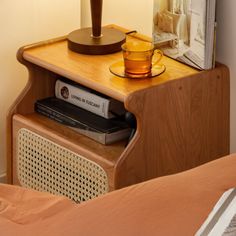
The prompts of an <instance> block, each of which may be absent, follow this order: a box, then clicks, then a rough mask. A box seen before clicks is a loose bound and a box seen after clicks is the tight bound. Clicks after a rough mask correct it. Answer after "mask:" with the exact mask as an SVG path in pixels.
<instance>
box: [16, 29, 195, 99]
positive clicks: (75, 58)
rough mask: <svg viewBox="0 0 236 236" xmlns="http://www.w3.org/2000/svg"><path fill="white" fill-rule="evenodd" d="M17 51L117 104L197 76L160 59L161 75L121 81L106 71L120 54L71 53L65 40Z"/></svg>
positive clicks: (45, 42)
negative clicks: (164, 83) (134, 94)
mask: <svg viewBox="0 0 236 236" xmlns="http://www.w3.org/2000/svg"><path fill="white" fill-rule="evenodd" d="M111 27H115V26H111ZM128 37H129V40H146V39H147V37H145V36H142V35H140V34H137V33H134V34H132V35H130V36H128ZM21 50H23V52H22V53H23V58H24V60H26V61H29V62H32V63H34V64H36V65H39V66H41V67H43V68H46V69H48V70H50V71H53V72H55V73H57V74H60V75H62V76H65V77H67V78H69V79H71V80H73V81H76V82H78V83H80V84H82V85H84V86H87V87H90V88H92V89H94V90H97V91H99V92H101V93H104V94H106V95H108V96H111V97H113V98H115V99H117V100H120V101H124V100H125V99H126V98H127V97H128V96H129V95H130V94H131V93H133V92H135V91H139V90H143V89H146V88H148V87H151V86H157V85H159V84H161V83H163V82H167V81H170V80H174V79H179V78H182V77H187V76H189V75H192V74H195V73H199V71H198V70H195V69H193V68H191V67H189V66H187V65H184V64H182V63H179V62H177V61H175V60H173V59H171V58H168V57H165V56H164V57H163V59H162V61H161V63H163V64H164V65H165V66H166V71H165V72H164V73H163V74H161V75H159V76H157V77H154V78H151V79H150V78H148V79H127V78H121V77H118V76H115V75H113V74H112V73H111V72H110V71H109V67H110V66H111V65H112V64H114V63H116V62H118V61H122V53H121V52H118V53H113V54H108V55H83V54H79V53H75V52H73V51H70V50H69V49H68V47H67V39H66V37H62V38H59V39H54V40H48V41H44V42H42V43H38V44H34V45H30V46H26V47H24V48H22V49H21Z"/></svg>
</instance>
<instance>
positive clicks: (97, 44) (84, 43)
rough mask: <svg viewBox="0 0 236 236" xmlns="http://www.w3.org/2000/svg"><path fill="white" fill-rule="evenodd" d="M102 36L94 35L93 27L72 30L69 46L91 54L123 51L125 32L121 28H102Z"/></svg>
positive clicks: (76, 50)
mask: <svg viewBox="0 0 236 236" xmlns="http://www.w3.org/2000/svg"><path fill="white" fill-rule="evenodd" d="M101 32H102V33H101V37H99V38H95V37H93V36H92V28H83V29H79V30H75V31H72V32H71V33H70V34H69V35H68V37H67V41H68V48H69V49H70V50H72V51H74V52H78V53H81V54H89V55H103V54H110V53H114V52H118V51H121V45H122V44H123V43H124V42H125V38H126V37H125V34H124V33H123V32H121V31H119V30H116V29H111V28H102V30H101Z"/></svg>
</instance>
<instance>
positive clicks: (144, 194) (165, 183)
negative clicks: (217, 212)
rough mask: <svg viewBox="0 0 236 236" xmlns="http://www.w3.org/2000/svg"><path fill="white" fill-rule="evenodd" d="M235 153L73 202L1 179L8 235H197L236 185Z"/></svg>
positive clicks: (1, 227)
mask: <svg viewBox="0 0 236 236" xmlns="http://www.w3.org/2000/svg"><path fill="white" fill-rule="evenodd" d="M235 170H236V155H235V154H234V155H230V156H226V157H223V158H220V159H218V160H215V161H212V162H209V163H207V164H205V165H202V166H200V167H197V168H194V169H191V170H188V171H185V172H182V173H179V174H175V175H170V176H165V177H160V178H156V179H153V180H150V181H147V182H143V183H140V184H137V185H133V186H130V187H127V188H124V189H120V190H117V191H114V192H111V193H108V194H105V195H103V196H100V197H98V198H96V199H93V200H90V201H87V202H84V203H81V204H75V203H74V202H72V201H70V200H69V199H67V198H65V197H61V196H54V195H51V194H47V193H41V192H36V191H33V190H29V189H24V188H21V187H17V186H10V185H4V184H2V185H0V202H1V204H0V232H1V235H4V236H10V235H11V236H12V235H17V236H21V235H24V236H29V235H30V236H32V235H33V236H37V235H44V236H47V235H50V236H53V235H57V236H62V235H66V236H74V235H76V236H79V235H82V236H87V235H96V236H97V235H98V236H99V235H103V236H104V235H105V236H106V235H112V236H116V235H122V236H126V235H129V236H132V235H135V236H137V235H142V236H143V235H165V236H168V235H170V236H173V235H175V236H176V235H177V236H178V235H181V236H183V235H194V234H195V233H196V231H197V230H198V229H199V228H200V227H201V225H202V224H203V222H204V221H205V220H206V218H207V217H208V215H209V213H210V212H211V211H212V208H213V207H214V205H215V204H216V202H217V201H218V199H219V198H220V197H221V196H222V194H223V193H224V192H225V191H227V190H228V189H230V188H233V187H235V185H236V171H235Z"/></svg>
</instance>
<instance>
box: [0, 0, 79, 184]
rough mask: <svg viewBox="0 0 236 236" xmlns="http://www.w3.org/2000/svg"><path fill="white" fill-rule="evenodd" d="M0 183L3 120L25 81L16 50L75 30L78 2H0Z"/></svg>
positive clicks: (31, 0) (53, 0)
mask: <svg viewBox="0 0 236 236" xmlns="http://www.w3.org/2000/svg"><path fill="white" fill-rule="evenodd" d="M0 22H1V39H0V42H1V43H0V68H1V72H0V180H1V176H2V175H3V174H4V173H5V170H6V168H5V163H6V162H5V119H6V113H7V110H8V109H9V106H10V104H12V103H13V101H14V99H15V98H16V97H17V94H18V93H19V91H21V89H22V87H23V86H24V84H25V82H26V78H27V71H26V69H25V68H24V67H23V66H22V65H21V64H19V63H18V62H17V61H16V56H15V55H16V52H17V49H18V48H19V47H20V46H23V45H25V44H29V43H33V42H37V41H40V40H44V39H48V38H53V37H58V36H62V35H65V34H67V33H68V32H70V31H72V30H74V29H75V28H79V26H80V2H79V0H67V1H64V0H50V1H48V0H20V1H18V0H1V1H0Z"/></svg>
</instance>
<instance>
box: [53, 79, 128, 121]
mask: <svg viewBox="0 0 236 236" xmlns="http://www.w3.org/2000/svg"><path fill="white" fill-rule="evenodd" d="M55 96H56V97H57V98H59V99H62V100H64V101H66V102H69V103H71V104H74V105H76V106H78V107H81V108H83V109H85V110H87V111H90V112H92V113H94V114H96V115H99V116H102V117H104V118H106V119H110V118H113V117H114V116H115V115H122V114H124V113H125V108H124V104H123V103H122V102H120V101H117V100H115V99H113V98H109V97H106V96H104V95H102V94H98V93H96V92H94V91H93V90H91V89H89V88H85V87H83V86H80V85H78V84H70V83H67V82H64V81H62V80H57V81H56V85H55Z"/></svg>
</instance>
